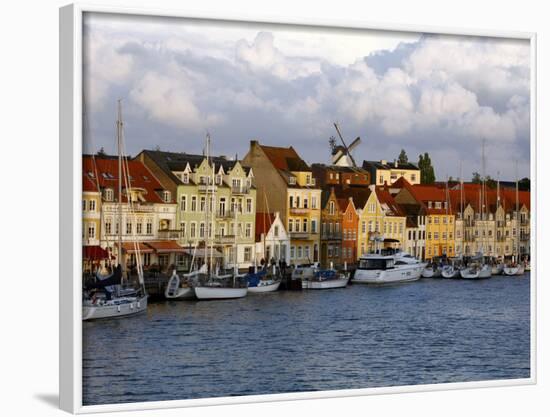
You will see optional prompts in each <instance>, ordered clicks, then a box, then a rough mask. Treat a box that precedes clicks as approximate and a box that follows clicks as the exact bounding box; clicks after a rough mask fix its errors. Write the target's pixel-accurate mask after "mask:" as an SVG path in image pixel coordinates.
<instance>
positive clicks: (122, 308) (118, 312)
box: [82, 295, 147, 320]
mask: <svg viewBox="0 0 550 417" xmlns="http://www.w3.org/2000/svg"><path fill="white" fill-rule="evenodd" d="M145 310H147V296H146V295H145V296H143V297H127V298H124V299H119V300H114V301H113V303H110V302H107V303H105V304H103V305H99V304H98V305H83V306H82V320H96V319H107V318H114V317H124V316H130V315H133V314H138V313H141V312H143V311H145Z"/></svg>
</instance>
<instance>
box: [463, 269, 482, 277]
mask: <svg viewBox="0 0 550 417" xmlns="http://www.w3.org/2000/svg"><path fill="white" fill-rule="evenodd" d="M460 277H461V278H463V279H479V269H475V270H472V269H471V268H464V269H463V270H461V271H460Z"/></svg>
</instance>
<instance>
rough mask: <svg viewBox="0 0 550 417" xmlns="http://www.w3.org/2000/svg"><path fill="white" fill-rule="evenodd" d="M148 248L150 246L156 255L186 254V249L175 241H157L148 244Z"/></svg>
mask: <svg viewBox="0 0 550 417" xmlns="http://www.w3.org/2000/svg"><path fill="white" fill-rule="evenodd" d="M146 245H147V246H150V247H151V248H153V249H154V250H155V252H156V253H174V252H178V253H184V252H185V249H184V248H183V247H181V246H180V245H178V244H177V242H175V241H173V240H157V241H153V242H147V243H146Z"/></svg>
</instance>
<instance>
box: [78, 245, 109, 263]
mask: <svg viewBox="0 0 550 417" xmlns="http://www.w3.org/2000/svg"><path fill="white" fill-rule="evenodd" d="M82 258H83V259H89V260H92V261H98V260H101V259H108V258H109V252H108V251H107V250H105V249H103V248H102V247H101V246H83V247H82Z"/></svg>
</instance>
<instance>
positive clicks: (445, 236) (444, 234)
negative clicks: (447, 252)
mask: <svg viewBox="0 0 550 417" xmlns="http://www.w3.org/2000/svg"><path fill="white" fill-rule="evenodd" d="M442 237H443V240H447V233H445V232H443V233H442Z"/></svg>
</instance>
